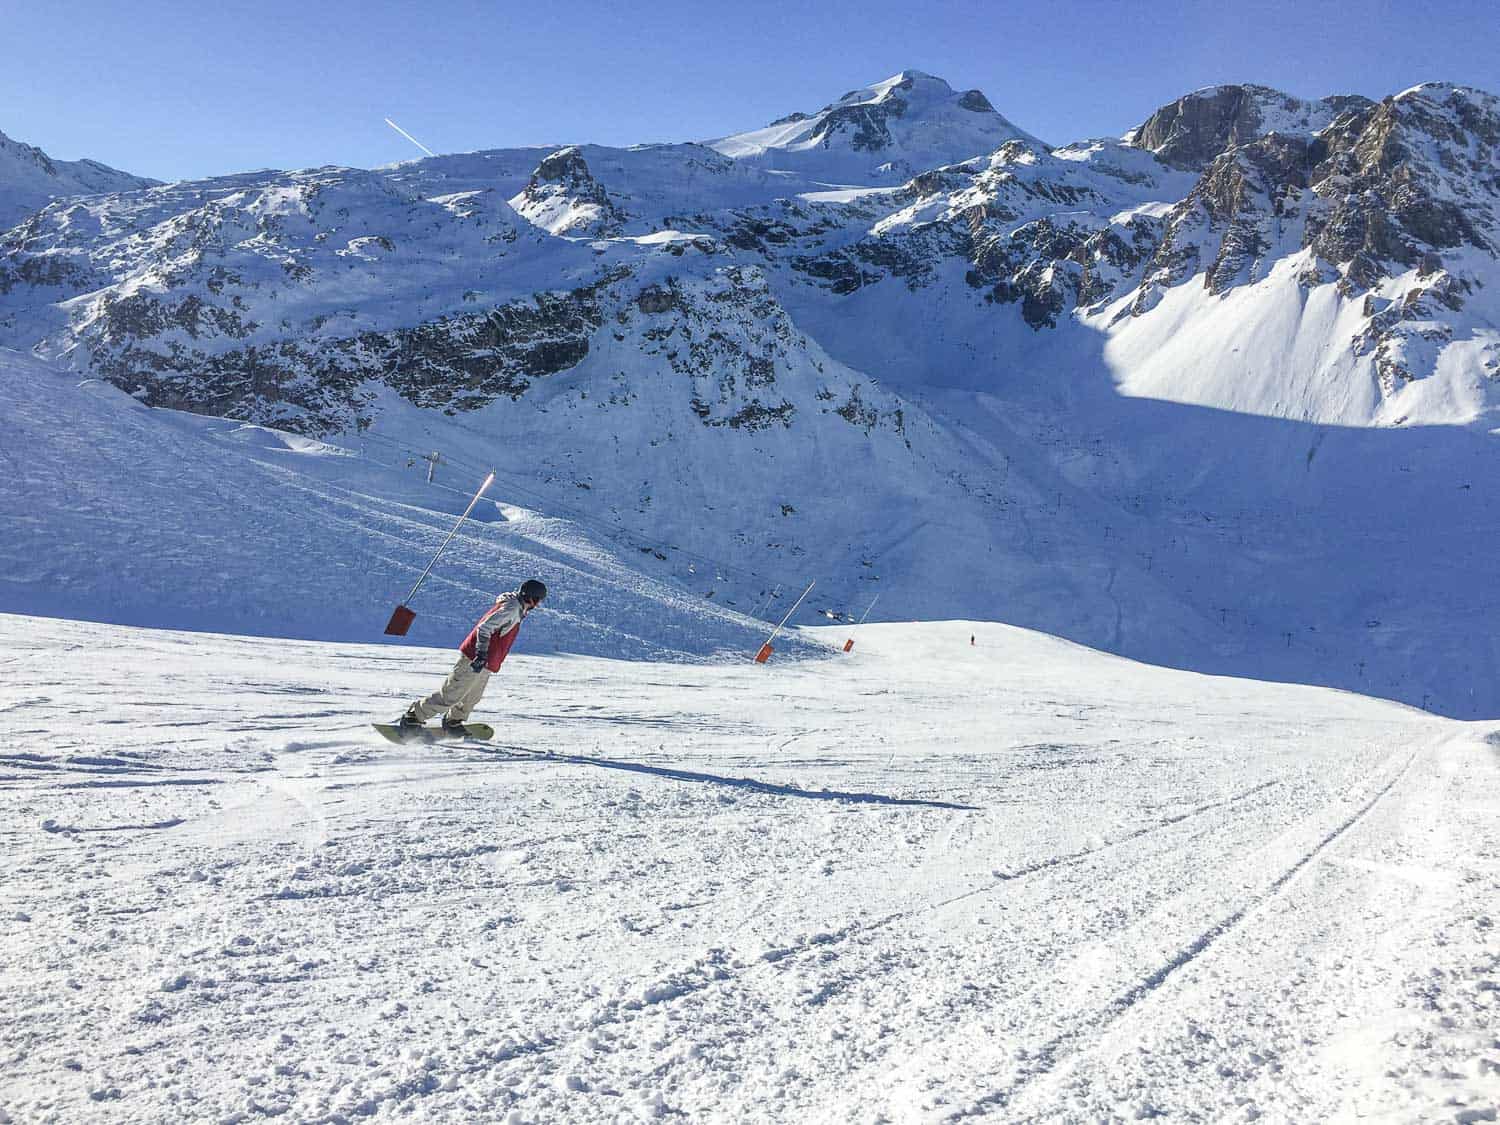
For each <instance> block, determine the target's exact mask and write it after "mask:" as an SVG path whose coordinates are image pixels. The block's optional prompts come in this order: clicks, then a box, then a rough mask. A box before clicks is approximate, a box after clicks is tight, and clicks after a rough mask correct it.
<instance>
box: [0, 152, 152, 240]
mask: <svg viewBox="0 0 1500 1125" xmlns="http://www.w3.org/2000/svg"><path fill="white" fill-rule="evenodd" d="M154 183H156V181H155V180H148V179H145V178H144V177H141V176H132V175H131V174H130V173H128V172H121V171H118V170H117V169H114V168H111V167H109V166H108V165H107V164H100V163H99V162H98V161H97V160H53V159H52V158H51V157H50V156H48V155H47V154H46V153H45V152H43V151H42V150H41V149H39V148H37V147H36V146H35V145H28V144H22V143H21V142H20V141H13V140H11V139H10V138H9V137H7V136H6V135H5V134H4V133H0V231H3V230H5V229H6V228H7V227H10V226H14V225H15V224H16V223H18V222H20V221H21V220H22V219H23V218H25V217H26V215H27V214H28V213H30V212H32V211H35V210H36V209H37V208H39V207H43V206H45V205H46V204H47V203H49V202H51V201H52V200H54V199H65V198H68V197H70V196H79V195H102V194H105V193H107V192H115V191H134V190H136V189H138V188H143V187H149V186H151V185H152V184H154Z"/></svg>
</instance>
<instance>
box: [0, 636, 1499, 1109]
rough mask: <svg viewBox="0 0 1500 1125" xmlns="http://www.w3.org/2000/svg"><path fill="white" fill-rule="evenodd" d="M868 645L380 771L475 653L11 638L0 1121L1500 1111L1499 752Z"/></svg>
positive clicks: (1292, 692) (1338, 704)
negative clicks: (421, 706) (384, 724)
mask: <svg viewBox="0 0 1500 1125" xmlns="http://www.w3.org/2000/svg"><path fill="white" fill-rule="evenodd" d="M844 636H845V632H844V631H843V630H842V629H835V630H832V631H827V635H826V636H825V637H823V638H822V639H823V640H825V641H826V642H828V648H829V655H828V656H826V657H816V658H806V659H802V660H799V661H795V662H783V661H781V660H780V658H779V656H778V658H775V659H773V661H772V663H771V664H769V665H767V666H757V665H754V664H752V663H750V662H749V661H748V660H745V659H740V660H735V661H729V660H727V659H721V660H720V661H718V662H708V663H703V662H700V663H695V664H683V663H650V662H646V661H622V660H608V659H602V658H584V657H569V656H565V655H545V656H538V655H527V654H525V653H524V652H522V651H521V650H520V649H518V654H517V655H515V656H513V657H512V658H511V660H510V661H509V662H507V664H506V666H505V668H504V669H503V670H502V672H501V673H500V675H499V677H498V678H497V679H496V680H495V682H494V683H493V685H492V689H491V692H490V695H489V697H488V698H487V699H486V700H485V702H484V704H483V705H482V707H481V709H480V711H479V712H478V714H477V716H476V717H478V718H482V719H486V720H489V721H492V722H494V723H495V724H496V725H497V726H498V727H499V731H498V734H497V738H496V741H495V742H494V743H493V744H492V745H490V746H488V747H484V748H481V747H478V746H474V745H449V746H441V747H396V746H392V745H390V744H388V743H386V742H383V741H381V740H380V738H379V736H378V735H376V734H375V732H373V731H372V730H370V729H369V727H368V725H367V724H368V723H369V721H370V720H371V719H372V718H388V717H392V716H394V715H395V714H396V713H397V712H398V711H399V709H400V707H401V706H402V704H403V703H404V701H405V700H406V699H408V698H410V697H412V696H415V695H417V694H418V693H422V692H425V691H427V690H429V689H430V688H432V687H433V686H435V685H436V683H437V682H438V680H439V678H440V676H441V675H442V674H443V672H444V671H445V670H446V668H447V667H448V665H449V662H450V657H451V652H449V651H447V650H442V649H418V648H396V647H391V646H374V645H359V644H348V643H344V644H340V643H317V642H310V641H287V640H279V639H272V638H248V637H233V636H223V635H215V634H208V633H180V632H168V631H151V630H141V629H133V628H127V627H122V626H110V625H98V624H89V623H84V622H75V621H66V620H56V619H43V618H34V617H24V616H0V666H3V669H4V674H3V676H0V730H3V738H0V802H3V807H4V813H3V817H0V825H3V831H4V833H5V837H6V841H5V854H6V859H7V862H6V874H5V878H4V880H3V882H0V979H3V980H4V982H5V996H6V1000H5V1009H6V1010H5V1018H4V1019H3V1020H0V1058H3V1060H4V1064H3V1072H4V1082H3V1085H0V1121H3V1122H7V1123H9V1122H23V1121H24V1122H31V1121H66V1122H81V1121H126V1120H128V1121H176V1120H195V1121H197V1120H202V1121H223V1122H231V1121H251V1120H259V1119H261V1118H264V1117H275V1118H277V1119H279V1120H287V1121H291V1120H297V1121H324V1122H337V1121H362V1120H368V1119H377V1120H379V1119H396V1118H400V1119H405V1120H455V1121H456V1120H486V1121H515V1122H523V1121H526V1122H628V1121H638V1120H646V1119H651V1118H657V1117H661V1118H667V1119H674V1120H690V1121H734V1122H741V1121H753V1122H825V1121H827V1122H843V1121H850V1122H873V1121H891V1122H936V1121H948V1120H953V1119H956V1118H960V1117H965V1116H981V1117H988V1118H991V1119H994V1120H1005V1121H1058V1120H1066V1121H1096V1120H1116V1119H1135V1118H1149V1117H1160V1118H1165V1119H1167V1120H1176V1121H1244V1120H1251V1119H1257V1118H1258V1119H1261V1120H1269V1121H1327V1120H1361V1121H1365V1120H1377V1121H1456V1122H1467V1121H1483V1120H1494V1118H1495V1106H1496V1105H1497V1103H1500V1042H1497V1026H1496V1015H1497V997H1500V940H1497V937H1496V928H1495V918H1494V911H1495V904H1496V902H1497V901H1500V893H1497V892H1500V827H1497V826H1500V817H1497V814H1500V787H1497V784H1496V781H1497V756H1500V729H1497V728H1496V726H1495V725H1494V724H1493V723H1488V724H1486V723H1475V724H1465V723H1460V722H1455V721H1451V720H1445V719H1439V718H1435V717H1432V716H1429V715H1426V714H1423V713H1421V712H1419V711H1415V710H1410V709H1406V708H1403V707H1400V706H1397V705H1394V704H1390V703H1383V702H1378V701H1373V700H1369V699H1366V698H1362V697H1359V696H1356V695H1352V694H1347V693H1341V692H1335V691H1330V690H1325V689H1316V688H1307V687H1296V686H1287V685H1275V684H1266V683H1257V682H1252V681H1241V680H1229V679H1217V678H1210V677H1206V676H1200V675H1195V674H1192V673H1186V672H1177V671H1169V670H1163V669H1160V668H1153V667H1148V666H1145V665H1139V664H1134V663H1131V662H1129V661H1127V660H1124V659H1121V658H1117V657H1112V656H1104V655H1100V654H1098V653H1094V652H1091V651H1089V650H1087V649H1083V648H1079V647H1077V646H1073V645H1070V644H1067V643H1064V642H1060V641H1057V640H1054V639H1051V638H1047V637H1045V636H1042V635H1039V634H1035V633H1028V632H1025V631H1022V630H1018V629H1013V628H1008V627H1005V626H1000V625H993V624H978V625H970V624H967V623H961V622H957V623H947V624H944V623H923V624H914V625H913V624H900V623H892V624H886V625H881V626H878V627H867V628H865V629H863V630H861V631H859V632H858V633H857V634H856V637H857V642H856V646H855V649H854V651H853V653H851V654H849V655H847V656H846V655H844V654H842V653H839V652H837V648H838V647H840V646H841V645H842V642H843V639H844ZM971 636H972V637H973V639H974V643H973V644H971V643H970V638H971ZM523 640H524V638H523Z"/></svg>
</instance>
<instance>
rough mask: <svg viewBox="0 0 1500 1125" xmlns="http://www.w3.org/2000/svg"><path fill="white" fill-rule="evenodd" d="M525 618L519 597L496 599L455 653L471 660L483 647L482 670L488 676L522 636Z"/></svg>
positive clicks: (504, 595)
mask: <svg viewBox="0 0 1500 1125" xmlns="http://www.w3.org/2000/svg"><path fill="white" fill-rule="evenodd" d="M525 616H526V607H525V606H523V605H522V604H521V595H520V594H517V593H514V592H512V593H509V594H501V595H500V596H499V597H498V598H496V599H495V604H494V605H493V606H491V607H490V611H489V612H488V613H486V614H485V615H484V616H483V617H481V618H480V619H479V623H478V624H477V625H475V626H474V628H472V629H471V630H469V635H468V636H467V637H465V638H464V643H463V644H461V645H459V646H458V650H459V651H460V652H461V653H463V654H464V655H465V656H467V657H468V658H469V659H470V660H473V659H474V654H475V653H476V652H478V651H479V647H480V646H481V645H483V646H484V650H485V656H486V657H487V659H486V660H485V667H486V668H488V669H489V670H490V671H491V672H498V671H500V665H502V664H504V663H505V656H506V654H507V653H508V652H510V646H511V645H513V644H515V643H516V637H517V636H518V635H519V634H520V632H521V618H523V617H525Z"/></svg>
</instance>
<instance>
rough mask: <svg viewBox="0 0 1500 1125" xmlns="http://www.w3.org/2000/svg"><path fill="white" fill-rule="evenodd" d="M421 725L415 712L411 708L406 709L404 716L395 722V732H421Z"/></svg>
mask: <svg viewBox="0 0 1500 1125" xmlns="http://www.w3.org/2000/svg"><path fill="white" fill-rule="evenodd" d="M422 725H423V724H422V721H421V720H420V719H418V718H417V713H416V710H415V709H414V708H411V707H408V708H407V709H406V714H404V715H402V716H401V717H400V718H399V719H397V720H396V729H397V730H403V731H406V730H421V729H422Z"/></svg>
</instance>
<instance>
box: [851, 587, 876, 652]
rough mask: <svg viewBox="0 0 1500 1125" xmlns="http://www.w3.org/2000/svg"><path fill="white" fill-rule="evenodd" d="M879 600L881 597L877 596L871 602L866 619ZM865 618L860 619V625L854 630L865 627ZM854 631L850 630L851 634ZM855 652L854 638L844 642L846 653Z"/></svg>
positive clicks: (866, 612) (866, 611)
mask: <svg viewBox="0 0 1500 1125" xmlns="http://www.w3.org/2000/svg"><path fill="white" fill-rule="evenodd" d="M879 600H880V595H879V594H876V595H875V599H874V601H872V602H870V607H869V609H866V610H865V617H869V616H870V610H871V609H874V608H875V602H878V601H879ZM865 617H861V618H860V619H859V623H858V624H857V625H855V626H854V629H858V628H859V626H860V625H863V624H864V623H865ZM854 629H851V630H849V632H850V633H853V632H854ZM853 650H854V638H853V637H852V636H851V637H850V638H849V639H848V640H847V641H845V642H844V651H845V652H852V651H853Z"/></svg>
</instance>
